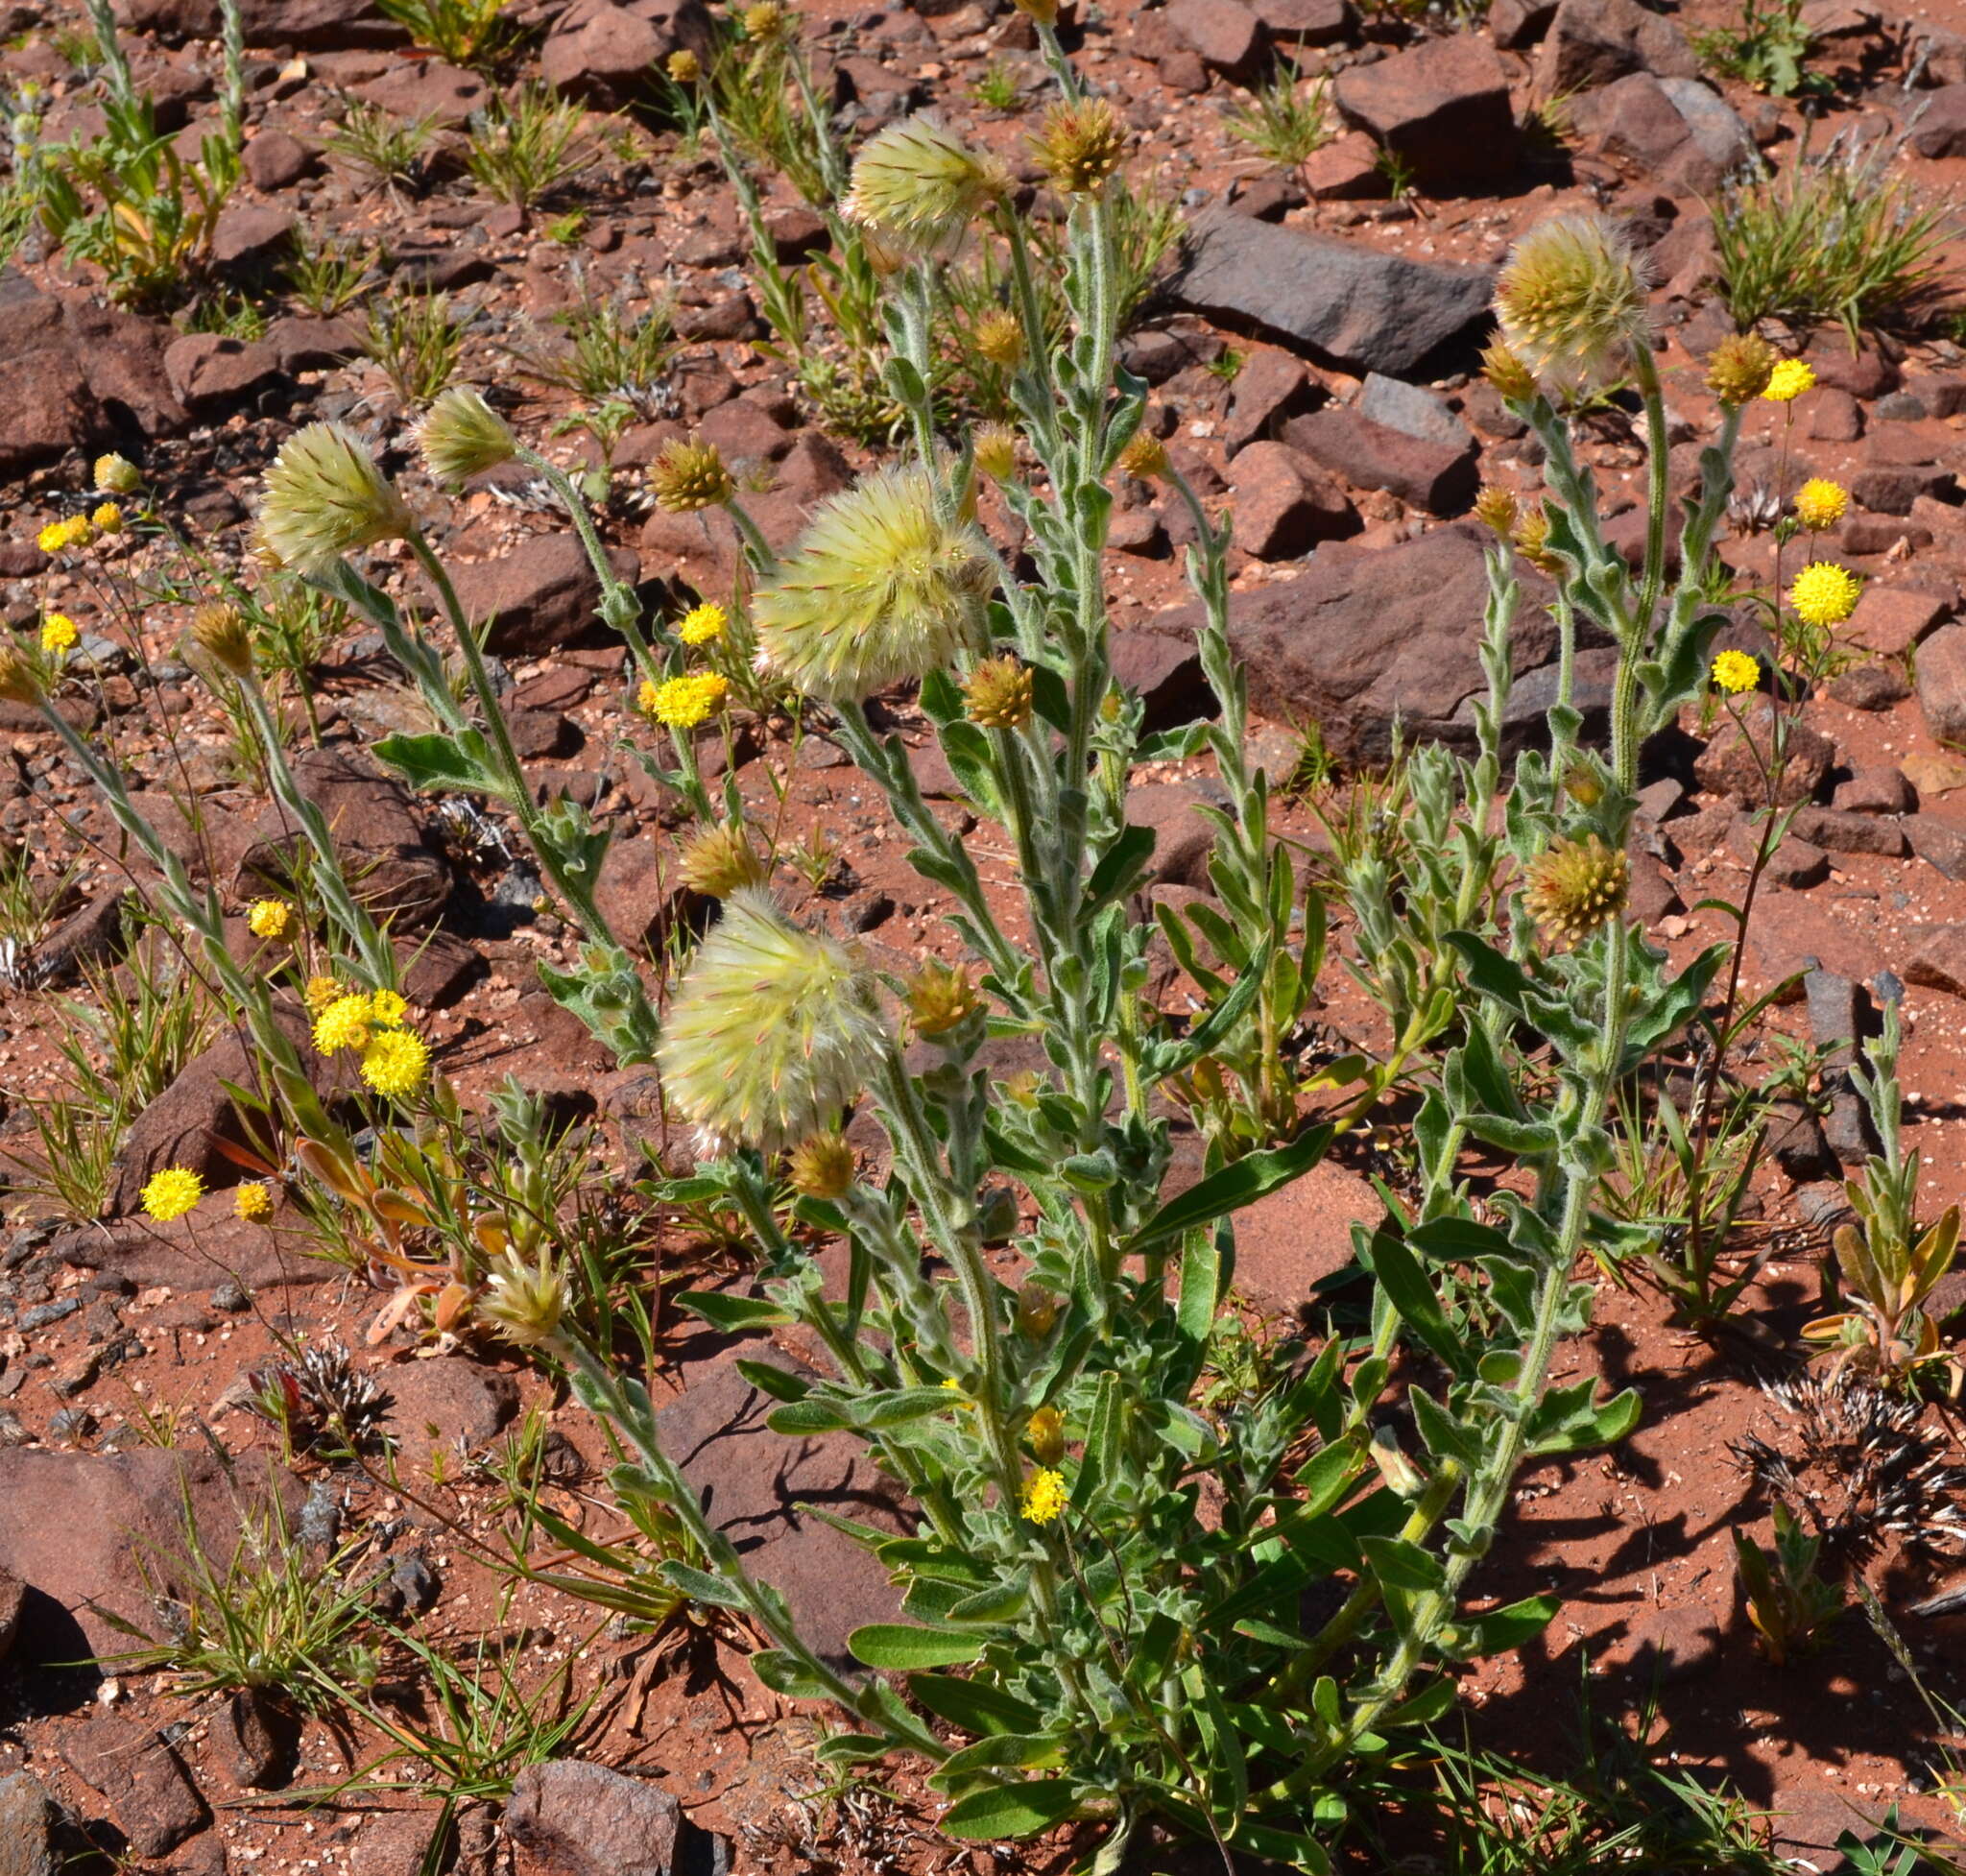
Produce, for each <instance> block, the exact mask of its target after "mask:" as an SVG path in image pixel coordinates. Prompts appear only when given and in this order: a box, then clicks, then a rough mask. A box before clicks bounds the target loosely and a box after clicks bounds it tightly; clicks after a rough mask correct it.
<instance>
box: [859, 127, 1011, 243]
mask: <svg viewBox="0 0 1966 1876" xmlns="http://www.w3.org/2000/svg"><path fill="white" fill-rule="evenodd" d="M1008 187H1009V178H1008V177H1007V175H1006V174H1005V172H1004V169H1003V167H1002V165H1001V164H1000V163H998V162H996V161H995V159H994V158H992V157H989V156H979V155H978V154H977V153H976V152H975V151H973V150H971V148H970V146H969V145H968V144H967V143H965V142H964V141H963V140H962V139H961V138H960V137H958V136H955V135H953V134H951V133H950V132H948V131H946V130H944V129H943V127H942V126H941V125H940V124H939V123H937V122H936V120H935V119H934V118H933V117H908V118H904V119H902V121H901V122H900V123H899V124H891V125H889V127H888V128H887V129H886V130H884V131H882V132H880V134H879V135H878V136H876V137H874V138H872V139H871V140H870V141H869V142H868V143H867V145H866V146H865V147H864V148H863V149H862V150H861V152H860V154H859V156H856V157H855V158H854V159H853V182H852V186H851V188H850V189H849V190H848V192H847V202H846V211H847V215H848V217H849V218H850V219H851V220H852V221H855V222H860V223H863V224H865V225H866V226H867V227H870V228H875V229H877V230H878V231H879V232H880V233H881V234H882V235H884V236H885V237H886V238H887V239H888V241H889V242H891V243H892V244H893V245H895V246H897V247H900V248H904V249H906V250H908V251H909V252H910V253H920V254H928V253H943V252H946V251H947V250H948V249H949V248H952V247H953V246H954V245H955V244H956V243H957V242H959V241H960V240H961V239H962V238H963V236H964V234H965V233H967V232H968V230H969V227H970V224H971V222H973V221H974V220H975V219H976V217H977V215H978V214H979V213H981V212H982V210H983V208H984V207H985V206H986V205H987V204H990V203H992V202H995V201H996V200H998V199H999V198H1000V197H1001V196H1002V195H1003V194H1004V193H1005V191H1006V190H1007V189H1008Z"/></svg>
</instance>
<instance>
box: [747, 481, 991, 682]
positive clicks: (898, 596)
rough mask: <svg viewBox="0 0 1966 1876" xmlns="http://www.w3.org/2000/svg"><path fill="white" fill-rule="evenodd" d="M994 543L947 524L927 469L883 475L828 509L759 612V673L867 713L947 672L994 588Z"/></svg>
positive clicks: (962, 525)
mask: <svg viewBox="0 0 1966 1876" xmlns="http://www.w3.org/2000/svg"><path fill="white" fill-rule="evenodd" d="M995 577H996V576H995V566H994V565H993V562H992V560H991V557H990V549H989V543H988V542H987V541H985V540H984V539H983V537H982V536H981V535H980V534H978V533H977V531H976V530H975V528H973V527H972V526H971V525H969V524H968V523H966V522H962V521H955V520H945V519H944V518H943V517H942V516H941V514H940V513H939V512H938V511H937V508H936V502H935V491H934V488H933V486H932V485H931V484H930V482H929V480H928V477H927V476H926V475H925V474H924V473H923V472H922V471H921V470H920V469H885V470H881V471H879V472H878V473H876V474H873V475H870V476H868V477H866V478H865V479H864V480H863V481H861V482H860V484H859V485H858V486H857V487H855V488H852V489H850V490H849V491H848V492H847V493H845V494H843V495H837V496H835V497H834V498H833V499H832V500H831V501H829V502H827V504H826V505H825V506H824V507H823V508H821V509H820V511H819V513H818V515H817V516H816V517H814V519H813V521H812V524H811V525H810V526H809V527H808V528H807V529H806V530H805V532H804V534H803V535H802V536H801V537H800V540H799V543H798V545H797V546H796V547H795V548H794V549H793V550H792V553H791V555H790V557H789V558H788V559H787V560H785V561H784V562H783V563H782V564H781V565H780V566H779V572H778V575H777V577H776V578H775V579H774V581H773V583H772V584H771V585H770V586H768V587H766V588H764V589H762V590H761V591H760V592H759V593H758V595H757V597H756V600H755V602H754V605H753V608H752V617H753V621H754V623H755V627H756V631H757V644H758V656H757V664H758V669H759V671H760V672H761V673H762V674H764V675H766V676H769V677H772V678H775V679H778V680H780V681H782V682H784V683H786V684H789V685H791V686H792V688H793V689H795V690H798V691H801V692H803V694H804V695H806V696H808V697H814V698H817V699H818V700H819V701H820V702H822V703H827V704H857V703H860V702H863V701H864V700H865V699H866V698H868V697H871V696H872V695H873V694H874V693H875V691H876V690H880V689H882V688H884V687H885V686H886V685H891V684H897V683H899V681H900V680H901V679H903V678H919V677H921V676H922V675H923V673H924V672H926V671H929V670H932V669H934V668H936V667H938V666H940V665H943V664H947V662H948V661H950V660H951V659H952V658H953V657H954V656H955V654H956V653H957V652H958V651H959V650H961V649H962V648H963V647H964V646H965V645H967V644H969V643H970V642H971V639H972V638H973V637H975V635H976V631H977V627H978V625H979V623H980V621H981V618H982V614H983V606H984V602H985V600H986V599H987V597H988V595H989V592H990V589H991V588H992V586H993V585H994V584H995Z"/></svg>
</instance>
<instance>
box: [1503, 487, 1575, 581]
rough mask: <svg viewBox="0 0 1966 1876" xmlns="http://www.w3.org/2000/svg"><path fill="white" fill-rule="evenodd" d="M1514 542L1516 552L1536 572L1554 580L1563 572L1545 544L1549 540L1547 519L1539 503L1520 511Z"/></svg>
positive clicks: (1560, 565) (1558, 560)
mask: <svg viewBox="0 0 1966 1876" xmlns="http://www.w3.org/2000/svg"><path fill="white" fill-rule="evenodd" d="M1514 540H1515V543H1516V552H1517V553H1519V554H1521V555H1522V558H1523V559H1524V560H1525V561H1527V562H1528V563H1529V565H1531V566H1533V567H1534V568H1535V569H1536V570H1537V572H1539V573H1546V574H1548V575H1549V576H1550V578H1551V579H1554V578H1555V577H1556V575H1557V574H1559V573H1561V572H1562V571H1563V562H1562V561H1561V560H1560V559H1558V558H1557V556H1556V555H1555V554H1552V553H1551V552H1550V551H1549V549H1548V547H1547V545H1546V542H1547V541H1548V540H1549V517H1548V516H1547V515H1546V513H1545V512H1544V510H1543V505H1542V503H1541V502H1538V503H1537V505H1536V506H1535V507H1534V508H1526V509H1524V510H1523V511H1522V516H1521V517H1520V518H1519V519H1518V520H1517V522H1516V531H1515V536H1514Z"/></svg>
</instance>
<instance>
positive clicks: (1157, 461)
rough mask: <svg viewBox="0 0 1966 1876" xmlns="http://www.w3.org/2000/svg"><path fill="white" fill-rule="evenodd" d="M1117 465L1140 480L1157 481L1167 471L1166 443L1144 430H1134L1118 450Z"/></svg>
mask: <svg viewBox="0 0 1966 1876" xmlns="http://www.w3.org/2000/svg"><path fill="white" fill-rule="evenodd" d="M1119 467H1120V468H1121V469H1124V470H1125V471H1126V473H1127V474H1128V475H1131V476H1133V477H1135V478H1137V479H1138V480H1139V481H1141V482H1158V481H1160V480H1162V479H1163V477H1164V476H1165V475H1166V473H1167V445H1165V444H1164V443H1163V442H1162V441H1161V439H1160V438H1159V437H1157V436H1151V435H1149V434H1148V433H1147V432H1146V431H1145V430H1136V431H1135V432H1134V433H1133V435H1132V436H1131V437H1129V438H1128V439H1127V443H1126V447H1125V448H1124V449H1122V450H1121V451H1120V452H1119Z"/></svg>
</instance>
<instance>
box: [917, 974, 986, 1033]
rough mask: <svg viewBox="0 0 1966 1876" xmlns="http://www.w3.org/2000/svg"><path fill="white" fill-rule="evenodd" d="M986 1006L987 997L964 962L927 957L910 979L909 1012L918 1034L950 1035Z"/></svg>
mask: <svg viewBox="0 0 1966 1876" xmlns="http://www.w3.org/2000/svg"><path fill="white" fill-rule="evenodd" d="M982 1008H983V998H981V997H979V996H978V995H977V994H976V986H975V985H974V984H973V983H971V981H970V974H969V973H968V972H967V971H965V970H963V969H962V968H961V967H960V966H957V965H949V964H943V963H941V962H939V961H938V960H937V959H935V958H932V957H931V958H928V959H926V960H924V961H923V964H922V966H921V968H920V969H918V970H917V971H916V973H915V974H914V975H913V976H912V977H910V978H909V979H908V1015H909V1016H910V1018H912V1019H913V1021H914V1024H915V1033H916V1034H917V1035H918V1036H946V1035H947V1034H948V1032H949V1031H950V1030H951V1029H957V1028H960V1027H961V1026H962V1025H963V1024H964V1023H965V1022H968V1021H969V1020H970V1018H971V1017H972V1016H974V1015H976V1013H977V1012H978V1011H979V1010H981V1009H982Z"/></svg>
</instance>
